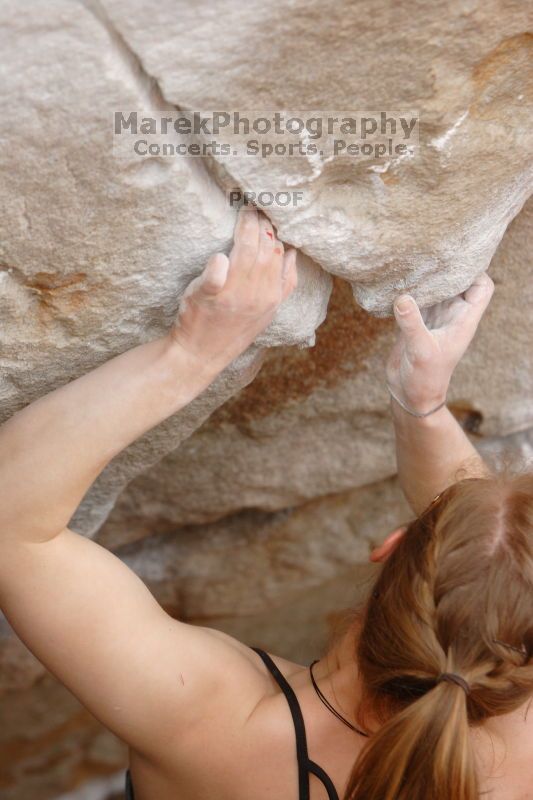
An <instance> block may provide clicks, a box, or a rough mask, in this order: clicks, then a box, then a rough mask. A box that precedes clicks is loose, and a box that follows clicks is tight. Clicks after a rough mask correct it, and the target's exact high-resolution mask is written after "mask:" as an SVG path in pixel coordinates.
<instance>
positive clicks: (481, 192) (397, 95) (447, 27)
mask: <svg viewBox="0 0 533 800" xmlns="http://www.w3.org/2000/svg"><path fill="white" fill-rule="evenodd" d="M100 7H101V8H102V9H104V8H105V13H106V17H107V19H108V20H109V21H110V23H111V25H112V26H113V28H114V30H116V31H119V32H120V34H121V36H123V37H124V39H125V40H126V42H127V44H128V47H129V48H130V49H131V51H133V52H135V53H136V54H138V56H139V58H140V59H141V61H142V64H143V66H144V69H145V70H146V72H147V73H148V74H150V75H152V76H154V77H155V78H157V81H158V84H159V86H160V87H161V91H162V93H163V95H164V96H165V97H166V98H167V100H168V101H169V102H170V103H171V104H172V105H173V106H175V107H177V108H179V109H183V110H191V109H195V110H198V109H206V110H220V109H223V110H228V111H233V110H238V111H240V112H241V114H242V115H245V113H246V112H248V113H250V112H253V111H255V113H256V115H259V116H263V115H266V116H268V115H269V114H271V113H272V112H273V111H274V110H278V111H280V112H282V113H284V114H285V116H286V117H290V116H294V115H298V114H304V115H305V112H307V116H310V115H309V111H310V110H311V111H312V112H313V115H314V114H316V113H318V114H322V115H327V116H333V117H335V116H339V117H343V116H349V115H351V114H357V113H359V114H362V115H365V114H367V113H370V115H372V114H373V113H374V114H375V113H378V115H379V114H380V112H381V111H384V112H386V113H387V114H398V113H399V112H402V111H408V110H411V111H413V110H414V111H417V112H418V114H419V118H420V129H419V138H420V146H419V150H418V151H417V154H416V157H415V158H409V157H405V156H404V155H402V154H400V156H396V157H395V156H393V157H392V158H390V159H385V160H382V161H381V162H380V163H375V162H374V161H373V160H364V159H360V158H355V159H354V158H350V157H346V155H345V153H343V152H342V153H340V154H339V155H338V156H337V157H331V154H330V153H329V151H326V152H325V154H324V156H321V155H320V153H319V154H318V155H310V156H309V157H308V158H307V157H294V158H278V159H276V158H273V157H270V158H261V157H259V156H257V157H250V156H248V157H244V158H231V159H228V158H225V157H223V156H222V157H219V158H218V159H217V160H218V164H217V167H218V173H219V175H220V176H224V179H225V181H226V183H227V185H228V186H234V185H237V186H240V187H243V188H245V189H248V190H252V191H256V192H258V191H260V190H263V189H273V190H286V189H295V188H300V189H302V190H303V192H304V204H303V206H300V207H298V208H291V209H286V208H283V209H277V210H276V208H274V209H273V214H272V216H273V218H274V219H275V222H276V223H277V224H278V225H279V232H280V235H281V236H282V238H283V239H284V240H286V241H289V242H291V243H293V244H295V245H296V246H298V247H301V248H302V249H303V251H304V252H306V253H308V254H309V255H311V256H312V258H314V259H315V260H316V261H318V263H320V264H321V265H322V266H323V267H324V268H325V269H327V270H328V271H329V272H331V273H333V274H336V275H340V276H341V277H343V278H345V279H347V280H349V281H351V282H352V284H353V287H354V291H355V294H356V297H357V299H358V301H359V302H360V303H361V304H362V305H363V306H364V307H365V308H367V309H368V310H372V311H375V312H380V313H383V312H386V311H388V310H389V308H390V303H391V300H392V297H393V295H394V294H395V293H397V291H398V289H405V288H408V289H412V290H413V292H414V294H415V296H416V297H417V298H418V299H419V300H420V301H422V302H423V303H429V302H434V301H436V300H438V299H443V298H444V297H447V296H449V294H450V292H451V293H456V292H458V291H463V290H464V289H465V288H466V286H467V285H468V284H469V283H470V282H471V279H472V278H473V276H474V275H476V274H478V273H479V272H480V271H481V270H483V269H485V268H486V267H487V266H488V264H489V262H490V259H491V257H492V255H493V253H494V251H495V249H496V246H497V244H498V242H499V240H500V239H501V236H502V234H503V232H504V230H505V227H506V225H507V224H508V222H509V221H510V219H511V218H512V217H513V216H514V215H515V214H516V213H517V211H518V210H519V208H520V206H521V205H522V203H523V202H524V200H525V199H526V197H527V195H528V194H529V192H530V182H531V174H532V173H531V168H532V162H531V146H532V145H531V143H532V139H531V130H530V126H529V118H530V117H529V115H530V108H531V100H532V92H533V81H532V74H531V53H532V48H533V36H532V35H531V34H530V33H526V31H528V29H529V26H530V22H531V20H530V15H529V9H528V8H527V5H526V4H524V3H523V2H522V1H521V0H516V1H513V0H511V1H510V2H509V0H490V1H489V2H487V3H483V4H479V3H475V2H468V0H463V1H461V0H457V2H454V3H452V4H451V5H450V4H439V3H434V2H431V0H422V2H418V3H417V4H416V8H415V9H413V7H411V6H410V5H409V4H403V3H401V4H398V3H393V2H391V0H377V1H376V2H373V3H372V7H371V9H370V8H369V6H368V4H367V3H365V2H363V0H356V2H353V0H341V2H336V3H331V4H328V5H327V6H325V5H324V3H323V2H322V0H291V2H281V3H275V4H264V3H260V2H249V3H246V4H245V7H243V5H242V3H240V2H239V0H209V2H200V3H194V4H192V3H188V2H183V0H182V2H178V3H176V2H174V0H162V1H159V2H155V0H151V2H146V0H134V2H131V0H102V2H101V4H100ZM177 43H179V44H177ZM311 116H312V115H311ZM207 138H209V137H207ZM302 138H303V137H302ZM278 139H279V137H278ZM452 198H453V202H450V200H451V199H452Z"/></svg>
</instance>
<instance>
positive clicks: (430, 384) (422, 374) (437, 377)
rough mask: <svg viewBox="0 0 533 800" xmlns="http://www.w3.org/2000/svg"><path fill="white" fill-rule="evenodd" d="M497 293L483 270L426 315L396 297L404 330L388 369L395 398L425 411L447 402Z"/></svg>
mask: <svg viewBox="0 0 533 800" xmlns="http://www.w3.org/2000/svg"><path fill="white" fill-rule="evenodd" d="M493 292H494V283H493V282H492V280H491V279H490V278H489V276H488V275H487V274H486V273H485V272H484V273H482V274H481V275H479V276H478V277H477V278H476V279H475V280H474V282H473V283H472V285H471V286H470V288H469V289H467V290H466V291H465V292H464V293H463V294H460V295H458V296H457V297H454V298H452V299H451V300H445V301H444V302H442V303H437V305H434V306H432V307H431V308H427V309H424V310H423V311H420V309H419V307H418V305H417V303H416V301H415V300H414V298H413V297H411V296H410V295H408V294H402V295H400V296H399V297H397V298H396V300H395V302H394V316H395V317H396V322H397V323H398V328H399V331H398V338H397V341H396V344H395V345H394V348H393V351H392V353H391V355H390V358H389V360H388V363H387V370H386V372H387V381H388V384H389V386H390V388H391V390H392V392H393V393H394V394H395V395H396V397H398V398H399V399H400V400H401V401H402V402H403V403H405V404H406V405H408V406H409V407H410V408H412V409H414V410H415V411H419V412H421V413H424V412H426V411H430V410H431V409H433V408H435V407H436V406H438V405H439V404H440V403H442V402H444V401H445V399H446V393H447V391H448V385H449V383H450V380H451V377H452V374H453V371H454V369H455V367H456V366H457V364H458V363H459V361H460V360H461V358H462V357H463V355H464V353H465V352H466V350H467V348H468V346H469V344H470V342H471V341H472V339H473V338H474V334H475V332H476V330H477V326H478V325H479V322H480V320H481V318H482V316H483V314H484V312H485V310H486V308H487V306H488V304H489V302H490V299H491V297H492V294H493Z"/></svg>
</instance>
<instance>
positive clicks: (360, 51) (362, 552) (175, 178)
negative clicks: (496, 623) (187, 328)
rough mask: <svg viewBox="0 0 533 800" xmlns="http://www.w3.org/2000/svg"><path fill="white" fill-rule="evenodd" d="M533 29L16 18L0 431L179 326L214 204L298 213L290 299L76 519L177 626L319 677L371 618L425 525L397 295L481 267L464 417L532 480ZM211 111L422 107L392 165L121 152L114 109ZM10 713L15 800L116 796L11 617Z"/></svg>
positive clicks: (383, 22) (349, 21)
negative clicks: (373, 583) (396, 347)
mask: <svg viewBox="0 0 533 800" xmlns="http://www.w3.org/2000/svg"><path fill="white" fill-rule="evenodd" d="M530 17H531V11H530V8H529V6H528V4H526V3H524V2H521V1H519V0H488V2H484V3H481V2H476V0H453V2H451V3H447V4H437V3H434V2H433V1H432V0H417V2H416V3H415V4H414V6H413V5H408V4H399V3H397V2H393V0H377V2H375V3H372V9H371V12H370V11H369V5H368V3H363V2H360V1H358V2H348V0H341V2H335V3H324V2H320V3H319V2H318V0H282V1H281V2H276V3H258V2H255V1H254V0H252V2H249V3H246V4H244V5H243V4H242V3H240V2H237V0H201V2H194V3H193V2H190V1H189V2H185V0H172V2H171V0H158V2H155V0H128V2H126V0H85V2H83V1H82V0H79V1H77V0H76V1H74V0H48V1H46V2H45V0H34V2H32V3H31V4H24V3H23V4H21V3H19V2H16V0H3V2H2V3H1V4H0V69H1V77H2V80H1V81H0V98H1V100H2V106H3V108H4V109H7V110H8V111H9V110H12V109H16V124H15V122H14V120H13V118H12V114H10V113H4V114H3V115H1V117H0V142H1V145H2V146H1V147H0V173H1V180H0V208H1V211H2V213H1V214H0V421H3V420H4V419H6V418H8V417H9V416H10V415H11V414H12V413H13V412H14V411H16V410H17V409H19V408H21V407H22V406H24V405H25V404H27V403H28V402H30V401H31V400H33V399H34V398H36V397H38V396H40V395H42V394H43V393H45V392H47V391H49V390H50V389H52V388H54V387H56V386H59V385H61V384H62V383H64V382H65V381H68V380H70V379H72V378H75V377H77V376H78V375H81V374H83V373H84V372H86V371H87V370H90V369H91V368H93V367H94V366H96V365H98V364H101V363H103V362H104V361H106V360H107V359H109V358H110V357H111V356H113V355H115V354H118V353H120V352H122V351H124V350H125V349H127V348H129V347H132V346H134V345H135V344H138V343H141V342H143V341H146V340H148V339H150V338H153V337H156V336H159V335H161V334H162V333H163V332H164V331H166V330H167V329H168V326H169V325H170V323H171V321H172V319H173V316H174V314H175V312H176V308H177V306H178V302H179V298H180V296H181V294H182V293H183V291H184V289H185V287H186V286H187V284H188V283H189V281H190V280H191V279H192V278H193V277H195V276H196V275H197V274H198V273H199V272H200V270H201V269H202V267H203V265H204V264H205V262H206V260H207V258H208V256H209V255H210V254H211V253H212V252H214V251H216V250H222V251H225V252H227V251H228V249H229V247H230V246H231V239H232V233H233V227H234V223H235V212H234V210H233V209H232V208H231V207H230V206H229V205H228V203H227V200H226V197H225V194H224V192H225V190H226V189H227V188H229V187H234V186H237V187H240V188H241V189H247V190H255V191H257V190H260V189H276V190H277V189H290V190H301V191H302V193H303V203H302V204H301V205H300V206H298V207H295V208H272V209H271V210H270V211H269V213H270V215H271V217H272V219H273V221H274V222H275V223H276V224H277V226H278V232H279V234H280V236H281V238H282V239H283V240H284V241H286V242H289V243H292V244H294V245H296V246H297V247H298V248H299V262H298V264H299V287H298V290H297V292H296V293H295V294H294V295H293V296H292V297H291V298H290V299H289V300H288V301H287V302H286V303H285V304H284V306H283V307H282V308H281V309H280V311H279V313H278V315H277V316H276V319H275V320H274V322H273V324H272V326H271V327H270V328H269V330H268V331H266V333H265V334H264V335H263V336H262V337H261V338H260V339H259V340H258V341H257V342H256V343H255V345H254V346H253V347H252V348H251V349H250V351H249V352H248V353H246V354H245V355H244V356H243V357H242V358H241V359H240V360H239V361H238V362H237V363H236V364H235V365H234V366H233V367H232V368H231V369H228V370H227V371H226V373H225V374H224V375H223V376H221V378H220V379H219V380H218V381H217V382H216V384H214V386H213V387H212V388H211V389H210V390H209V391H208V392H206V393H205V394H204V395H203V396H202V397H201V398H199V399H198V400H197V401H196V402H195V403H193V404H192V405H191V406H190V407H189V408H188V409H186V410H185V411H183V412H181V413H180V414H178V415H176V416H175V417H173V418H172V419H171V420H169V421H167V422H166V423H165V424H164V425H162V426H160V427H159V428H158V429H157V430H155V431H152V432H151V433H150V434H148V435H147V436H145V437H144V438H143V439H142V440H141V441H139V442H137V443H136V444H135V445H133V446H132V447H131V448H129V449H128V450H127V451H126V453H124V454H123V455H122V456H120V457H119V458H117V459H116V460H115V461H114V462H113V463H112V464H111V465H110V466H109V467H108V468H107V469H106V470H105V472H104V474H103V475H102V476H101V478H100V479H99V480H98V482H97V483H96V485H95V486H94V487H93V489H92V490H91V491H90V493H89V494H88V496H87V497H86V498H85V500H84V502H83V503H82V505H81V507H80V509H78V512H77V514H76V516H75V518H74V520H73V527H74V528H75V529H76V530H79V531H81V532H84V533H86V534H88V535H92V536H95V537H97V539H98V541H100V542H101V543H102V544H104V545H106V546H108V547H110V548H112V549H113V550H114V551H115V552H116V553H117V554H118V555H119V556H120V557H121V558H123V559H124V560H125V561H126V562H127V563H128V564H130V565H131V566H132V567H133V568H134V569H135V570H136V571H137V572H138V573H139V574H140V575H141V576H142V577H143V579H144V580H146V582H147V583H148V585H149V586H150V588H151V589H152V591H153V592H154V594H155V595H156V597H157V598H158V599H159V600H160V601H161V603H163V605H164V606H165V607H166V608H167V609H168V610H169V611H170V612H171V613H174V614H178V615H180V616H181V617H182V618H184V619H187V620H190V621H191V622H198V623H201V624H204V625H213V626H216V627H219V628H221V629H223V630H225V631H227V632H229V633H231V634H233V635H235V636H238V637H240V638H242V639H243V640H244V641H246V642H248V643H250V644H258V645H261V646H263V647H265V648H267V649H269V650H271V651H274V652H278V653H280V654H283V655H286V656H287V657H290V658H294V659H297V660H302V661H303V660H309V659H310V658H312V657H315V656H316V654H317V652H318V651H319V650H320V649H321V647H323V646H324V643H325V642H326V640H327V636H328V635H329V633H330V632H331V630H332V628H333V626H334V625H335V623H336V621H337V619H338V615H339V611H340V610H341V609H342V608H344V607H349V606H352V605H354V604H356V603H357V602H359V601H360V600H361V599H362V598H363V597H364V595H365V592H366V591H367V589H368V585H369V581H370V580H371V578H372V576H373V574H374V568H373V567H370V566H369V565H368V563H367V556H368V551H369V548H370V547H371V546H372V545H373V544H374V543H375V542H377V541H379V540H380V539H381V538H382V537H383V536H384V535H385V534H386V533H387V531H388V530H389V529H390V528H392V527H393V526H395V525H397V524H399V523H401V522H403V521H405V520H406V519H407V518H408V516H409V511H408V509H407V508H406V506H405V502H404V501H403V499H402V497H401V494H400V492H399V490H398V487H397V485H396V482H395V479H394V472H395V463H394V451H393V438H392V428H391V423H390V418H389V414H388V397H387V393H386V390H385V388H384V383H383V367H384V361H385V358H386V355H387V353H388V351H389V348H390V346H391V342H392V338H393V336H394V326H393V323H392V321H391V319H390V318H387V316H386V313H387V312H388V311H389V310H390V303H391V299H392V297H393V295H394V294H395V293H396V292H398V291H399V290H403V289H409V290H411V291H412V292H413V293H414V294H415V296H416V297H417V298H418V299H419V300H420V302H421V303H423V304H429V303H431V302H435V301H437V300H439V299H442V298H445V297H449V296H451V295H453V294H454V293H455V292H457V291H459V290H463V289H464V288H465V287H466V285H467V284H468V283H469V282H470V281H471V279H472V277H473V276H474V275H475V274H477V273H478V272H480V271H481V270H483V269H484V268H485V267H487V265H488V264H489V262H490V274H491V275H492V277H493V278H494V280H495V283H496V293H495V297H494V300H493V303H492V305H491V308H490V310H489V312H488V314H487V316H486V319H485V320H484V322H483V325H482V328H481V329H480V331H479V334H478V336H477V337H476V340H475V343H474V345H473V347H472V349H471V351H470V352H469V353H468V355H467V357H466V358H465V359H464V361H463V363H462V364H461V365H460V367H459V368H458V370H457V373H456V376H455V378H454V382H453V385H452V389H451V392H450V404H451V407H452V408H453V410H454V413H455V414H456V415H457V417H458V419H460V420H461V422H462V423H463V424H464V426H465V428H466V429H467V430H469V431H470V433H471V434H472V436H473V440H474V441H475V443H476V444H477V445H478V446H479V447H480V449H481V450H483V451H484V452H487V453H494V452H497V453H501V451H502V449H506V448H509V449H511V450H512V451H513V452H515V453H518V454H520V455H521V456H522V457H523V459H524V461H529V462H531V459H532V458H533V401H532V397H533V377H532V376H533V360H532V359H533V355H532V342H533V316H532V315H531V312H530V309H531V307H532V304H533V280H532V278H533V267H532V264H531V253H532V251H533V246H532V245H533V239H532V237H533V204H532V203H531V201H530V202H529V203H527V204H526V205H525V206H524V207H523V208H522V210H520V209H521V207H522V205H523V203H524V201H525V200H526V198H527V196H528V194H529V193H530V192H531V186H532V183H531V175H532V172H531V170H532V150H533V148H532V142H531V133H530V131H531V117H532V114H531V100H532V97H531V94H532V77H531V47H532V46H531V42H532V36H531V34H529V33H527V31H528V29H530V27H531V24H530V23H531V19H530ZM216 108H220V109H227V110H241V111H242V112H243V113H246V112H253V111H256V112H261V111H267V112H270V113H272V112H274V111H276V110H277V111H281V112H284V113H287V114H289V113H293V114H298V113H302V114H303V113H304V112H309V111H313V112H317V113H319V114H326V113H329V112H331V113H332V114H335V113H338V114H350V113H359V114H361V113H365V112H369V113H376V112H377V113H379V112H380V111H382V110H383V111H386V112H388V113H391V114H395V113H401V112H407V111H411V112H418V114H419V118H420V123H419V146H418V149H417V150H416V152H415V153H414V154H413V157H393V158H391V159H389V160H388V161H387V160H383V159H382V160H381V161H368V160H366V161H364V160H354V159H347V158H345V157H341V156H338V157H335V158H330V157H329V156H327V157H324V158H322V157H319V158H301V157H297V158H284V159H275V160H273V159H258V158H253V157H248V158H230V159H222V158H218V159H217V158H212V159H207V160H201V159H184V158H174V159H168V158H167V159H165V158H158V157H151V158H146V159H139V158H137V157H133V156H132V155H131V154H128V152H127V149H125V150H124V151H122V150H120V151H119V152H117V151H113V148H112V125H111V123H112V115H113V112H114V111H115V110H117V109H131V110H134V109H135V110H137V111H138V112H139V114H141V115H142V114H145V115H147V116H152V117H160V116H164V115H167V114H168V115H170V116H174V115H175V114H176V113H177V112H178V111H180V110H184V111H191V110H194V109H207V110H209V109H211V110H213V109H216ZM175 140H176V143H185V144H188V143H190V142H189V137H187V136H185V135H178V134H176V137H175ZM514 217H516V218H514ZM513 218H514V219H513ZM502 236H503V238H502ZM500 240H501V241H500ZM491 259H492V260H491ZM332 276H333V278H334V280H333V281H332ZM332 287H333V292H332ZM331 292H332V293H331ZM352 292H353V293H354V294H355V297H356V299H357V301H358V304H355V303H354V301H353V296H352ZM330 294H331V299H330ZM328 302H329V306H328ZM326 309H327V316H326ZM324 319H325V322H324ZM322 323H323V324H322ZM315 332H316V333H315ZM315 342H316V344H315ZM314 344H315V346H313V345H314ZM0 719H1V721H2V724H1V725H0V794H1V795H2V798H5V800H27V798H30V797H31V798H34V797H39V798H40V799H41V800H49V799H50V800H51V799H52V798H54V800H57V799H58V798H59V797H60V796H63V795H65V797H64V798H63V800H67V798H68V800H75V798H78V799H79V800H87V798H91V800H100V798H101V800H104V798H105V797H106V796H107V794H108V791H109V792H111V791H116V790H117V787H119V786H120V776H119V774H118V771H119V770H120V769H122V768H123V766H124V765H125V760H126V754H125V750H124V748H123V747H122V746H121V745H120V744H119V743H118V742H117V741H116V740H115V739H114V738H113V737H111V736H110V735H109V734H107V733H106V732H104V731H103V730H102V729H101V728H100V727H99V726H98V725H97V724H96V723H95V721H94V720H93V718H92V717H90V715H88V714H86V713H85V712H84V711H83V710H82V709H81V708H80V706H79V705H78V704H77V703H76V702H75V701H74V699H73V698H72V697H71V695H69V693H68V692H66V691H65V690H63V689H62V688H61V687H59V686H58V685H57V683H56V682H55V681H54V679H53V678H52V677H51V676H50V675H48V674H47V673H46V672H45V671H44V670H43V668H42V667H41V666H40V665H39V664H38V663H37V662H36V660H35V659H34V657H33V656H32V655H31V654H30V653H29V652H28V651H27V650H26V649H25V648H24V647H23V646H22V645H21V644H20V643H19V642H18V640H16V639H15V638H14V637H13V635H12V633H11V631H10V629H9V626H7V624H6V623H5V621H1V620H0ZM80 792H81V793H80ZM73 793H74V794H73Z"/></svg>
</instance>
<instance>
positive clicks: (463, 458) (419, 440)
mask: <svg viewBox="0 0 533 800" xmlns="http://www.w3.org/2000/svg"><path fill="white" fill-rule="evenodd" d="M392 416H393V419H394V428H395V433H396V457H397V461H398V474H399V478H400V484H401V486H402V489H403V491H404V494H405V496H406V498H407V500H408V502H409V504H410V506H411V508H412V509H413V510H414V512H415V513H416V514H420V513H421V512H422V511H424V509H425V508H427V506H428V505H429V503H430V502H431V501H432V500H433V499H434V497H436V495H438V494H440V492H442V491H443V490H444V489H445V488H447V487H448V486H450V485H451V484H452V483H455V481H456V480H458V479H459V478H467V477H478V476H483V475H486V474H487V473H488V469H487V467H486V465H485V464H484V462H483V460H482V458H481V456H480V455H479V453H478V452H477V450H476V449H475V448H474V447H473V445H472V444H471V443H470V441H469V439H468V437H467V436H466V434H465V432H464V431H463V429H462V428H461V426H460V425H459V423H458V422H457V420H456V419H455V418H454V416H453V414H451V412H450V411H449V410H448V408H446V407H443V408H441V409H440V411H437V412H436V413H434V414H432V415H431V416H429V417H425V418H422V419H419V418H417V417H413V416H412V415H410V414H408V413H407V412H405V411H404V410H403V409H402V408H401V407H400V406H399V405H398V404H397V403H396V402H395V401H394V400H393V401H392Z"/></svg>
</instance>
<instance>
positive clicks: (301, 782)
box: [252, 647, 309, 800]
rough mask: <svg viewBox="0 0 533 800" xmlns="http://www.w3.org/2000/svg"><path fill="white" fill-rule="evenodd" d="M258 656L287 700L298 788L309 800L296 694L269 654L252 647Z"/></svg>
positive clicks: (306, 759)
mask: <svg viewBox="0 0 533 800" xmlns="http://www.w3.org/2000/svg"><path fill="white" fill-rule="evenodd" d="M252 650H254V651H255V652H256V653H257V655H258V656H261V658H262V659H263V662H264V664H265V666H266V668H267V669H268V671H269V672H270V673H271V674H272V676H273V677H274V678H275V680H276V682H277V683H278V685H279V687H280V689H281V690H282V692H283V694H284V695H285V697H286V698H287V702H288V704H289V708H290V710H291V714H292V720H293V722H294V729H295V731H296V756H297V759H298V787H299V800H309V771H308V770H309V767H308V762H309V756H308V754H307V737H306V735H305V725H304V718H303V716H302V710H301V708H300V704H299V703H298V700H297V697H296V695H295V694H294V690H293V688H292V686H291V685H290V684H289V683H288V681H287V679H286V678H285V676H284V675H283V674H282V673H281V672H280V671H279V669H278V668H277V667H276V665H275V664H274V662H273V661H272V659H271V658H270V656H269V655H268V653H265V651H264V650H260V649H259V648H258V647H252Z"/></svg>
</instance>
